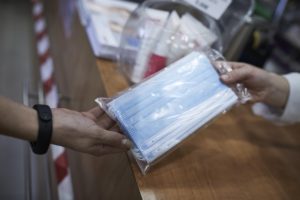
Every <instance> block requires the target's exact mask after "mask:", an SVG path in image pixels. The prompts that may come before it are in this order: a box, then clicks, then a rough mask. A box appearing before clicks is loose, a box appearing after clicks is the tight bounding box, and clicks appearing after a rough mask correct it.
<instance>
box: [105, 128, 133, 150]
mask: <svg viewBox="0 0 300 200" xmlns="http://www.w3.org/2000/svg"><path fill="white" fill-rule="evenodd" d="M102 131H104V134H102V136H101V138H100V140H101V143H102V144H106V145H109V146H113V147H117V148H121V149H130V148H131V147H132V143H131V142H130V141H129V140H128V139H127V138H126V137H125V136H124V135H122V134H120V133H117V132H114V131H106V130H102Z"/></svg>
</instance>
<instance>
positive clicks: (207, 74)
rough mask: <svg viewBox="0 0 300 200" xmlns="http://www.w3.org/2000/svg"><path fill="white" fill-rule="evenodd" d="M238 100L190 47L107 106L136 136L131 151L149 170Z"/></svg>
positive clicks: (127, 131)
mask: <svg viewBox="0 0 300 200" xmlns="http://www.w3.org/2000/svg"><path fill="white" fill-rule="evenodd" d="M237 101H238V97H237V96H236V95H235V93H234V92H233V91H232V90H231V89H230V88H229V87H227V86H225V85H224V84H223V83H221V82H220V79H219V75H218V73H217V72H216V70H215V68H214V67H213V66H212V64H211V62H210V60H209V59H208V58H207V56H206V55H205V54H204V53H200V52H192V53H190V54H189V55H187V56H185V57H184V58H182V59H180V60H179V61H177V62H175V63H173V64H171V65H170V66H168V67H167V68H165V69H164V70H162V71H161V72H159V73H158V74H156V75H154V76H152V77H151V78H149V79H147V80H146V81H144V82H142V83H140V84H138V85H136V86H135V87H133V88H131V89H129V90H128V91H126V92H125V93H123V94H122V95H120V96H118V97H116V98H114V99H113V100H111V101H110V102H109V103H107V104H106V108H107V112H108V113H109V114H110V115H111V116H113V117H114V118H115V119H116V120H117V121H118V122H119V124H120V126H121V128H122V129H123V131H124V132H125V134H127V136H128V137H129V138H130V139H131V140H132V141H133V143H134V145H135V148H134V149H133V154H134V156H135V158H136V159H137V161H138V163H139V164H140V167H141V169H142V171H143V172H145V170H146V169H148V167H149V166H150V165H151V164H153V162H154V161H156V160H157V159H158V158H159V157H161V156H163V155H164V154H166V152H168V151H169V150H171V149H173V148H174V147H175V146H176V145H177V144H178V143H180V142H181V141H183V140H184V139H185V138H187V137H188V136H189V135H191V134H192V133H193V132H194V131H196V130H197V129H198V128H200V127H202V126H204V125H205V124H206V123H208V122H209V121H210V120H212V119H213V118H215V117H216V116H218V115H219V114H220V113H222V112H224V111H226V110H227V109H228V108H230V107H231V106H232V105H234V104H235V103H237ZM141 163H143V164H142V165H141Z"/></svg>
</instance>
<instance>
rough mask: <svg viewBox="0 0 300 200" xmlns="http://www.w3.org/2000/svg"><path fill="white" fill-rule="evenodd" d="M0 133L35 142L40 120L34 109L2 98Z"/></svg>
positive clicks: (0, 100) (0, 105) (0, 99)
mask: <svg viewBox="0 0 300 200" xmlns="http://www.w3.org/2000/svg"><path fill="white" fill-rule="evenodd" d="M0 116H1V120H0V133H1V134H4V135H7V136H11V137H16V138H20V139H25V140H28V141H35V140H36V138H37V134H38V119H37V113H36V111H35V110H34V109H31V108H29V107H26V106H23V105H21V104H18V103H15V102H13V101H11V100H8V99H6V98H3V97H0Z"/></svg>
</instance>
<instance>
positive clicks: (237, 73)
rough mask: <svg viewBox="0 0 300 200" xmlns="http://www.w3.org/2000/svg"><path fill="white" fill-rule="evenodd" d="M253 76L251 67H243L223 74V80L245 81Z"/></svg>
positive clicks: (227, 81)
mask: <svg viewBox="0 0 300 200" xmlns="http://www.w3.org/2000/svg"><path fill="white" fill-rule="evenodd" d="M250 76H251V69H250V68H249V67H242V68H238V69H234V70H233V71H231V72H228V73H227V74H223V75H221V80H222V81H223V82H224V83H225V84H233V83H243V82H244V81H245V80H247V79H248V78H249V77H250Z"/></svg>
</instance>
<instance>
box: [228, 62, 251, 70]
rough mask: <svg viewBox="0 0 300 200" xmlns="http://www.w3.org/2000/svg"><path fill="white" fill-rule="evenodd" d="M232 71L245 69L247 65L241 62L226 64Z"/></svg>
mask: <svg viewBox="0 0 300 200" xmlns="http://www.w3.org/2000/svg"><path fill="white" fill-rule="evenodd" d="M226 63H227V64H228V65H229V66H230V67H231V68H232V69H240V68H242V67H247V65H248V64H246V63H241V62H226Z"/></svg>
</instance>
